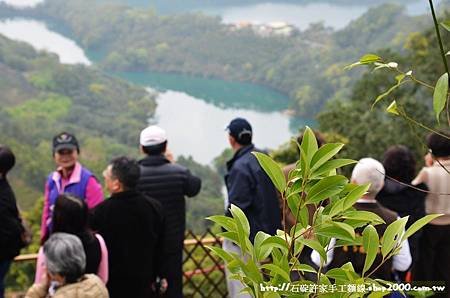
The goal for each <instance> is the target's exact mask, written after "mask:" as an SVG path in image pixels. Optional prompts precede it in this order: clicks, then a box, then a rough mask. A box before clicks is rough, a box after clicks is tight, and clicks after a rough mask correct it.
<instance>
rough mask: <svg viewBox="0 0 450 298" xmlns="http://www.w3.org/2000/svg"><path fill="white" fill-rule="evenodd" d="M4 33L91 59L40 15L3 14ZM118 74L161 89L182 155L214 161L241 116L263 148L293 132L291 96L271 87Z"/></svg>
mask: <svg viewBox="0 0 450 298" xmlns="http://www.w3.org/2000/svg"><path fill="white" fill-rule="evenodd" d="M0 34H3V35H6V36H7V37H9V38H11V39H15V40H19V41H24V42H27V43H29V44H31V45H32V46H33V47H35V48H36V49H40V50H46V51H49V52H52V53H56V54H58V55H59V57H60V60H61V62H62V63H69V64H74V63H81V64H85V65H88V64H90V63H91V62H90V61H89V58H88V57H87V56H89V55H87V54H86V53H85V52H84V50H83V49H82V48H80V47H79V46H78V45H77V44H76V43H75V42H74V41H73V40H70V39H69V38H67V37H65V36H62V35H61V34H58V33H55V32H53V31H51V30H50V29H49V28H48V27H47V26H46V25H45V24H44V23H42V22H39V21H34V20H23V19H9V20H3V21H1V20H0ZM115 75H117V76H120V77H122V78H124V79H126V80H128V81H131V82H133V83H136V84H140V85H142V86H145V87H150V88H152V89H157V90H158V91H160V94H159V96H158V98H157V102H158V107H157V110H156V115H155V118H153V119H150V121H151V122H156V123H158V124H159V125H161V126H162V127H164V128H165V129H167V132H168V134H169V137H170V145H169V147H170V148H171V150H172V151H173V153H174V154H175V155H176V156H178V155H185V156H188V155H192V156H193V158H194V159H195V160H197V161H199V162H201V163H205V164H206V163H209V162H210V161H211V160H212V159H213V158H214V157H216V156H218V155H219V154H220V153H221V152H222V151H223V150H224V149H225V148H227V147H228V144H227V140H226V133H225V131H224V128H225V126H226V125H227V124H228V122H229V121H230V120H231V119H233V118H234V117H238V116H239V117H245V118H247V119H248V120H249V121H250V122H251V123H252V125H253V128H254V131H255V143H256V144H257V145H258V146H259V147H261V148H275V147H277V146H279V145H281V144H282V143H284V142H286V141H288V140H289V138H290V136H291V130H290V126H289V125H290V117H289V116H287V115H286V113H284V112H283V111H284V110H285V109H286V108H287V104H288V98H287V97H286V96H285V95H283V94H281V93H279V92H276V91H274V90H271V89H269V88H265V87H262V86H257V85H252V84H245V83H239V82H227V81H223V80H217V79H204V78H197V77H190V76H185V75H176V74H158V73H152V72H146V73H120V74H115ZM300 122H302V121H301V120H300ZM299 125H300V124H299ZM297 129H298V128H296V129H295V130H297Z"/></svg>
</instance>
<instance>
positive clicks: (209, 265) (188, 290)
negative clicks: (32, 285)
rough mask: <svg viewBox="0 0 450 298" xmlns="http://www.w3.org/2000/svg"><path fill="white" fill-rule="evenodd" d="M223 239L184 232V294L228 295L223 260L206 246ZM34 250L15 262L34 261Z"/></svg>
mask: <svg viewBox="0 0 450 298" xmlns="http://www.w3.org/2000/svg"><path fill="white" fill-rule="evenodd" d="M221 245H222V239H221V238H219V237H217V236H216V235H215V234H214V233H212V232H211V231H210V230H207V231H206V232H205V233H204V234H203V235H200V236H198V235H195V234H194V233H193V232H192V231H187V232H186V240H184V248H183V252H184V253H183V294H184V297H195V298H196V297H214V298H215V297H227V288H226V282H225V271H224V264H223V262H222V261H221V260H219V258H217V257H215V256H213V255H212V254H211V251H210V250H209V249H208V248H207V246H221ZM36 259H37V254H24V255H19V256H17V257H16V258H15V259H14V262H17V263H21V262H33V261H34V262H35V261H36Z"/></svg>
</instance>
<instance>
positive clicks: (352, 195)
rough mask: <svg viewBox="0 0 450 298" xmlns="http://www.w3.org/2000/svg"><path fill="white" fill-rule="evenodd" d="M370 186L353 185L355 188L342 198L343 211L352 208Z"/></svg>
mask: <svg viewBox="0 0 450 298" xmlns="http://www.w3.org/2000/svg"><path fill="white" fill-rule="evenodd" d="M369 187H370V185H369V184H363V185H355V187H354V188H353V189H352V190H351V191H350V192H349V193H348V194H347V195H346V196H345V197H344V198H343V200H344V210H347V209H348V208H350V207H352V206H353V205H354V204H355V203H356V201H358V200H359V199H360V198H361V197H362V196H363V195H364V194H365V193H366V192H367V191H368V190H369Z"/></svg>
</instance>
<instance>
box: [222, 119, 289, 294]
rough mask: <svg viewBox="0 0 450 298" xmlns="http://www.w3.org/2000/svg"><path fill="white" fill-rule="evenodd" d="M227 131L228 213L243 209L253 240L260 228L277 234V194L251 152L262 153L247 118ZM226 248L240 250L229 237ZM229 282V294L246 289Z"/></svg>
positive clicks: (279, 223) (236, 122)
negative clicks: (230, 151)
mask: <svg viewBox="0 0 450 298" xmlns="http://www.w3.org/2000/svg"><path fill="white" fill-rule="evenodd" d="M227 131H228V134H229V135H228V140H229V142H230V146H231V148H232V149H233V151H234V156H233V158H232V159H231V160H229V161H228V162H227V170H228V173H227V174H226V175H225V184H226V187H227V190H228V201H227V202H226V204H225V205H226V206H227V210H226V215H228V216H231V212H230V206H231V204H233V205H236V206H238V207H239V208H240V209H242V211H243V212H244V213H245V215H246V216H247V219H248V221H249V224H250V241H252V242H253V240H254V238H255V235H256V233H257V232H259V231H263V232H266V233H268V234H271V235H274V234H275V233H276V231H277V229H280V228H281V216H280V207H279V204H278V194H277V191H276V189H275V186H274V185H273V183H272V181H271V180H270V178H269V177H268V176H267V174H266V173H265V172H264V170H263V169H262V168H261V166H260V165H259V163H258V160H257V159H256V157H255V156H254V155H253V154H251V153H252V152H253V151H259V152H261V150H258V149H256V148H255V146H254V145H253V143H252V136H253V131H252V127H251V125H250V123H248V121H247V120H245V119H243V118H236V119H233V120H232V121H231V122H230V124H229V125H228V126H227ZM223 248H224V249H225V250H227V251H232V252H236V253H239V252H240V250H239V248H238V247H237V246H235V245H234V244H233V243H231V242H229V241H227V240H225V241H224V244H223ZM227 273H228V272H227ZM227 285H228V292H229V295H230V297H236V296H238V295H239V292H240V291H241V290H242V289H243V285H242V284H241V283H240V282H239V281H230V280H227ZM240 297H243V296H240Z"/></svg>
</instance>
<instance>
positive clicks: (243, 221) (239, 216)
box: [230, 204, 250, 238]
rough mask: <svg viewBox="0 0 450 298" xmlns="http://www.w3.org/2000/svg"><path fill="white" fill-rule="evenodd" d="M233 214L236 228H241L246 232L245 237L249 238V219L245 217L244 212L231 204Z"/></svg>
mask: <svg viewBox="0 0 450 298" xmlns="http://www.w3.org/2000/svg"><path fill="white" fill-rule="evenodd" d="M230 211H231V214H232V215H233V218H234V219H235V223H236V226H237V227H238V232H239V227H240V226H241V227H242V228H243V230H244V233H245V234H244V236H245V237H247V238H248V236H249V235H250V224H249V223H248V220H247V217H246V216H245V214H244V212H243V211H242V210H241V208H239V207H238V206H236V205H234V204H231V207H230Z"/></svg>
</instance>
